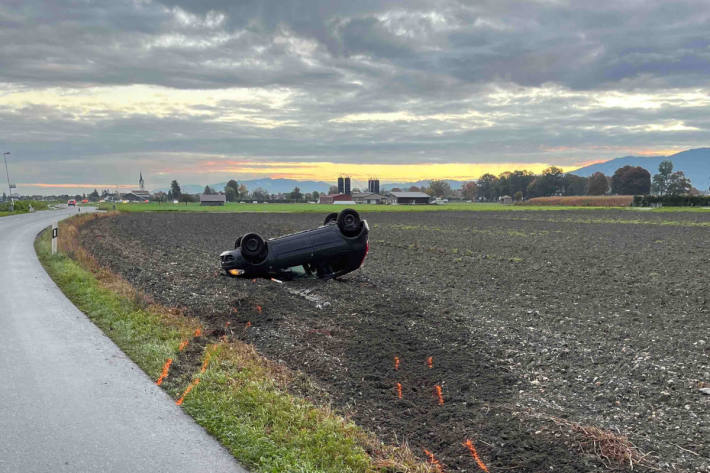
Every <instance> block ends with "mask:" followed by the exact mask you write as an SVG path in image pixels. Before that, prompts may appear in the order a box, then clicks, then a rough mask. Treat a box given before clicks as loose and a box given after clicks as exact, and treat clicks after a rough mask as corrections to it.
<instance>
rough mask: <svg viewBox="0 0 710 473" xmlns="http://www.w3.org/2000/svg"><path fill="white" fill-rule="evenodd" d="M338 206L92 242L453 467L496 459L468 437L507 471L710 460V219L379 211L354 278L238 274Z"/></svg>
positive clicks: (126, 272) (346, 409) (116, 265)
mask: <svg viewBox="0 0 710 473" xmlns="http://www.w3.org/2000/svg"><path fill="white" fill-rule="evenodd" d="M322 217H323V216H320V215H317V214H246V213H240V214H200V213H140V214H121V215H118V216H115V217H109V218H100V219H96V220H93V221H91V222H89V223H88V224H86V225H85V226H84V227H83V229H82V232H81V240H82V244H83V246H84V247H85V248H86V249H88V250H89V251H90V252H91V253H92V254H93V255H94V257H95V258H96V259H97V260H98V261H99V262H100V263H101V264H103V265H105V266H107V267H109V268H110V269H112V270H113V271H115V272H116V273H118V274H120V275H122V276H123V277H125V278H126V279H127V280H128V281H130V282H131V283H132V284H134V285H135V286H136V287H138V288H140V289H142V290H143V291H145V292H146V293H148V294H149V295H151V296H152V297H154V298H155V299H156V300H157V301H158V302H161V303H163V304H165V305H168V306H177V307H182V308H184V309H185V311H186V312H187V313H189V314H191V315H194V316H197V317H199V318H200V319H201V321H202V323H203V324H204V326H205V327H207V328H208V329H209V332H210V333H211V334H212V335H214V336H222V335H227V336H229V337H237V338H240V339H242V340H245V341H247V342H249V343H252V344H253V345H254V346H255V347H256V348H257V349H258V350H259V351H260V352H261V353H262V354H264V355H266V356H267V357H269V358H271V359H273V360H276V361H279V362H281V363H284V364H286V365H287V366H289V367H290V368H292V369H295V370H299V371H302V372H303V373H305V374H306V375H307V376H308V377H309V378H310V379H311V380H312V381H313V383H314V384H315V385H316V386H318V388H319V389H318V390H316V391H313V390H304V394H306V395H309V396H316V397H318V399H316V401H318V402H321V403H323V402H326V403H331V404H332V405H333V406H334V407H335V408H337V409H338V410H339V411H341V412H343V413H346V414H348V415H349V416H351V417H352V419H353V420H355V421H356V422H357V423H358V424H360V425H362V426H363V427H365V428H367V429H368V430H370V431H372V432H374V433H376V434H377V435H378V436H379V437H380V438H381V439H382V440H384V441H386V442H390V443H402V442H407V443H408V444H409V445H410V446H411V447H412V448H413V449H414V450H415V451H416V452H420V454H421V456H422V458H426V456H425V454H424V452H423V450H424V449H426V450H427V451H429V452H431V453H432V454H434V455H435V457H436V458H437V459H438V461H440V462H441V464H442V466H443V468H444V470H445V471H449V472H473V471H479V470H478V469H479V468H480V466H478V465H477V463H476V461H475V459H474V458H473V456H472V455H471V452H470V450H469V448H467V447H466V446H465V445H463V443H464V442H465V441H466V440H469V439H470V440H472V442H473V445H475V448H476V450H477V453H478V455H479V456H480V460H481V461H482V462H483V463H484V464H485V465H486V466H487V468H488V469H489V470H490V471H492V472H495V471H519V472H541V471H558V472H559V471H569V472H573V471H580V472H582V471H583V472H592V471H601V470H602V469H603V468H626V469H628V468H629V459H631V460H632V461H633V462H638V461H640V462H641V464H636V463H634V464H633V466H634V470H636V471H644V470H647V469H650V468H655V469H657V470H660V471H703V472H705V471H710V460H708V458H710V447H709V446H708V442H707V439H708V438H709V437H710V430H709V427H708V420H709V415H708V408H710V396H705V395H703V394H701V393H700V391H699V388H700V387H702V386H704V385H706V384H704V383H708V382H710V366H709V363H708V359H709V357H708V355H709V354H710V340H709V339H708V331H709V330H708V327H709V324H708V291H707V278H706V274H707V268H708V265H709V264H710V254H709V253H708V250H707V248H708V244H709V243H710V233H709V232H710V214H704V213H677V214H676V213H664V214H656V213H654V214H645V213H640V212H639V213H635V212H634V213H631V212H628V211H614V210H609V211H602V210H599V211H594V212H589V211H562V212H557V211H546V212H535V211H531V212H451V211H450V212H416V213H372V214H369V215H363V217H365V218H367V219H368V221H369V223H370V226H371V232H370V246H371V250H370V254H369V255H368V257H367V259H366V262H365V265H364V267H363V268H362V269H361V270H359V271H357V272H355V273H351V274H349V275H347V276H345V277H344V278H343V279H342V280H341V281H320V280H314V279H301V280H296V281H291V282H286V283H283V284H279V283H277V282H273V281H269V280H262V279H258V280H255V281H252V280H244V279H236V280H235V279H229V278H226V277H224V276H222V275H221V274H220V271H219V270H218V268H219V261H218V257H217V256H218V254H219V252H220V251H222V250H224V249H229V248H231V247H232V244H233V241H234V239H235V238H236V236H238V235H241V234H243V233H246V232H247V231H256V232H259V233H261V234H262V235H264V236H267V237H271V236H277V235H280V234H284V233H289V232H294V231H298V230H303V229H306V228H311V227H314V226H317V225H319V224H320V223H321V221H322ZM227 322H229V325H227ZM395 358H397V359H398V360H399V361H398V366H396V365H397V362H396V361H395ZM398 383H399V387H398ZM437 386H438V387H439V388H440V391H439V392H437V391H438V389H437ZM399 388H401V399H400V398H399V392H398V390H399ZM439 394H440V395H439ZM596 429H599V430H596ZM623 437H628V439H629V441H630V442H631V443H632V444H633V445H635V447H637V449H633V448H631V447H630V444H627V443H625V442H624V438H623ZM629 448H631V449H630V450H629ZM646 454H647V456H645V457H644V455H646ZM617 458H618V459H619V460H621V461H622V463H621V464H620V463H617V462H616V461H615V459H617ZM644 464H645V465H646V467H645V466H644Z"/></svg>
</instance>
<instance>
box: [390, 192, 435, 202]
mask: <svg viewBox="0 0 710 473" xmlns="http://www.w3.org/2000/svg"><path fill="white" fill-rule="evenodd" d="M387 197H388V200H389V203H390V204H399V205H417V204H428V203H429V201H430V200H431V197H430V196H429V194H425V193H424V192H390V193H389V195H388V196H387Z"/></svg>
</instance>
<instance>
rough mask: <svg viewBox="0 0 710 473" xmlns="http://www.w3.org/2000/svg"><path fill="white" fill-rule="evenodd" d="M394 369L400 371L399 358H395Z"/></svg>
mask: <svg viewBox="0 0 710 473" xmlns="http://www.w3.org/2000/svg"><path fill="white" fill-rule="evenodd" d="M394 369H395V370H398V369H399V357H398V356H395V357H394Z"/></svg>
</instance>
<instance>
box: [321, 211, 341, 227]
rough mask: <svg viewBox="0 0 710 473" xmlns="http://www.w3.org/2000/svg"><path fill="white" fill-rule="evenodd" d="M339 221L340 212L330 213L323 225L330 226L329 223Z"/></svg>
mask: <svg viewBox="0 0 710 473" xmlns="http://www.w3.org/2000/svg"><path fill="white" fill-rule="evenodd" d="M337 221H338V212H333V213H329V214H328V216H327V217H325V220H324V221H323V225H328V224H329V223H333V222H337Z"/></svg>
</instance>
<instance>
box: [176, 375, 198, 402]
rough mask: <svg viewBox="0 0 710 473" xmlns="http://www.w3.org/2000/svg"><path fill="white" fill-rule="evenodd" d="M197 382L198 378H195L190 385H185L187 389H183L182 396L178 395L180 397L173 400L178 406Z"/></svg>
mask: <svg viewBox="0 0 710 473" xmlns="http://www.w3.org/2000/svg"><path fill="white" fill-rule="evenodd" d="M198 384H200V378H196V379H195V380H194V381H193V382H192V383H190V385H189V386H188V387H187V389H186V390H185V392H184V393H182V396H181V397H180V399H178V400H177V401H175V404H177V405H178V406H181V405H182V403H183V401H184V400H185V396H187V395H188V394H190V391H192V388H194V387H195V386H197V385H198Z"/></svg>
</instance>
